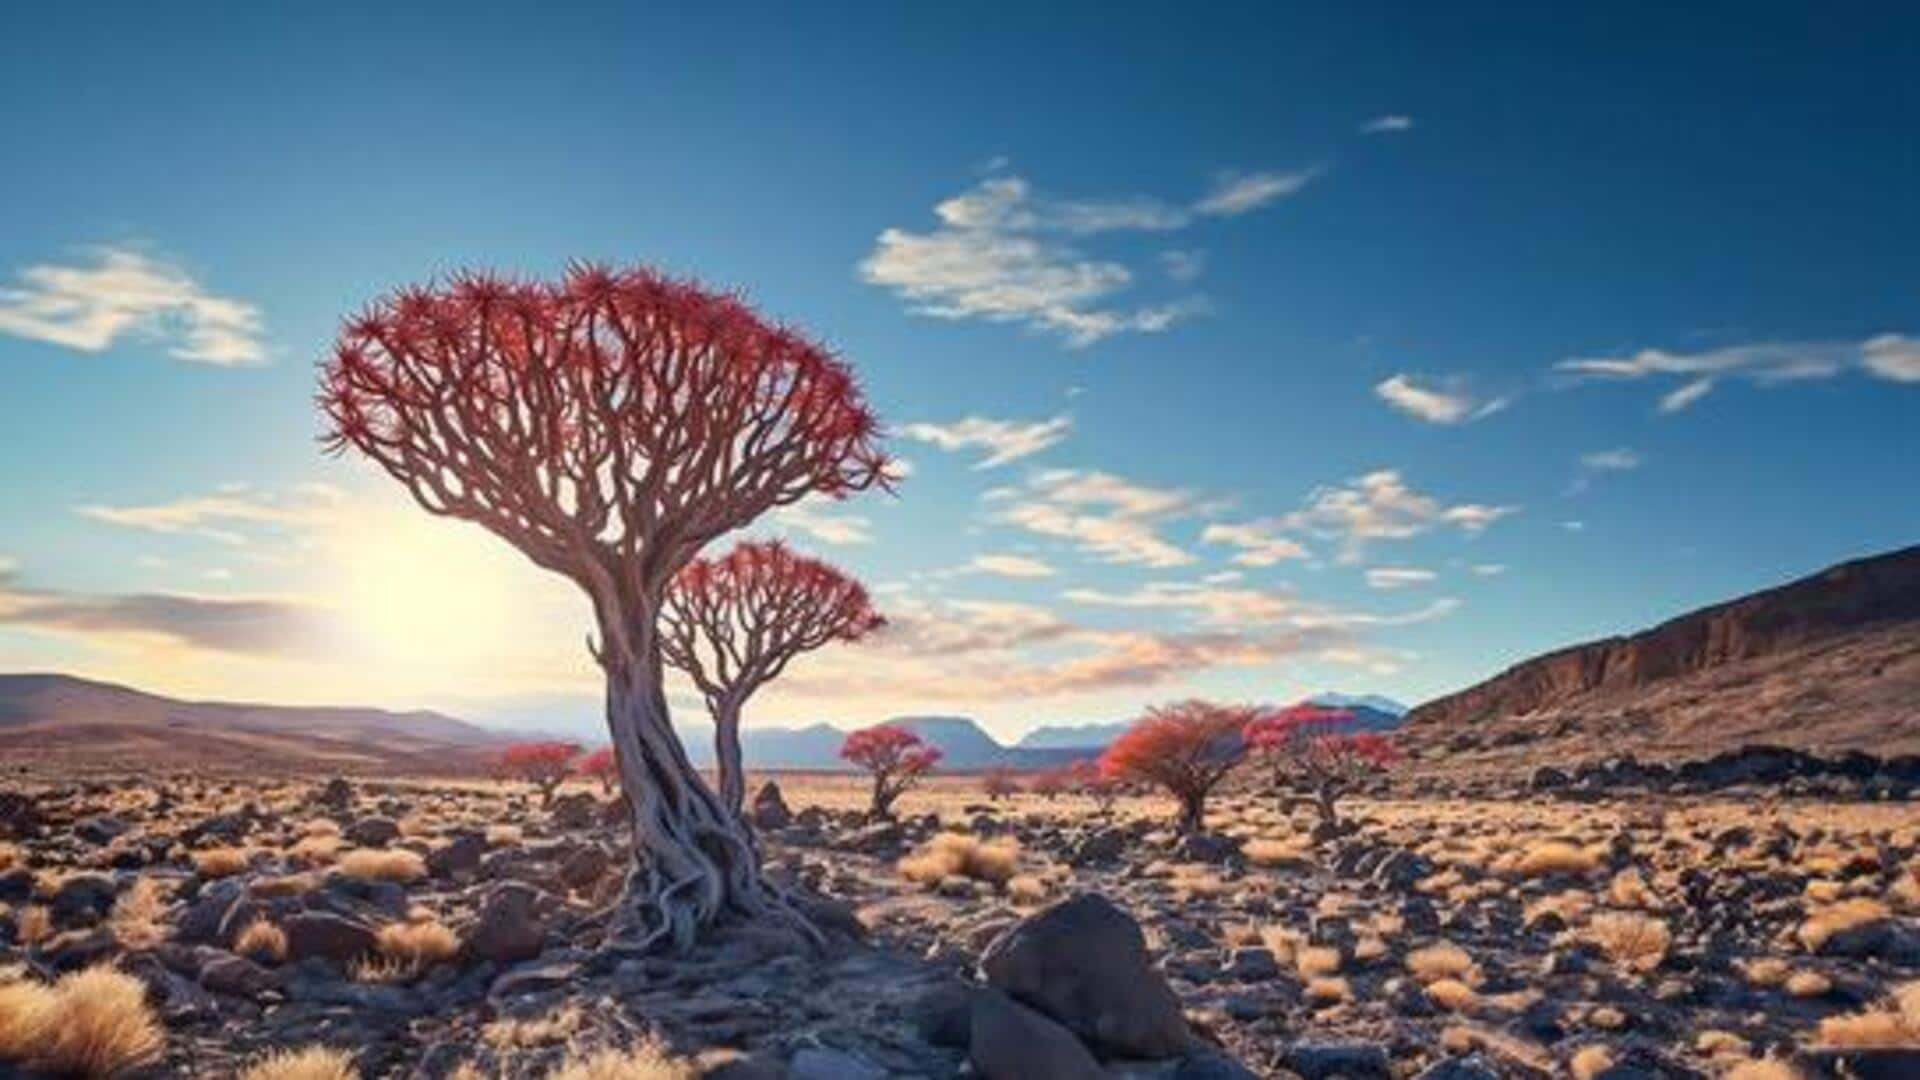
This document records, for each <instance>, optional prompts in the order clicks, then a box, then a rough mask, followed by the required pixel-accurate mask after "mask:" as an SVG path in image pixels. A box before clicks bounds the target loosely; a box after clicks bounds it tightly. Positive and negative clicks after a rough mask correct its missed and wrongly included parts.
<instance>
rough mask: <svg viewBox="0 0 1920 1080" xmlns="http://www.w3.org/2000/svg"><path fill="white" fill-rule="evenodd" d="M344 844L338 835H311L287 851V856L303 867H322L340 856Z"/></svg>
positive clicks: (301, 839)
mask: <svg viewBox="0 0 1920 1080" xmlns="http://www.w3.org/2000/svg"><path fill="white" fill-rule="evenodd" d="M345 844H346V842H345V841H343V840H341V839H340V835H339V834H338V833H311V834H309V835H307V836H303V837H301V838H300V839H299V840H298V841H296V842H295V843H294V845H293V846H292V847H290V848H288V849H287V856H288V857H289V858H291V859H293V860H295V861H296V862H299V863H301V864H302V865H304V866H324V865H326V864H327V863H330V862H332V861H333V860H334V859H336V858H338V857H339V855H340V849H341V848H342V847H344V846H345Z"/></svg>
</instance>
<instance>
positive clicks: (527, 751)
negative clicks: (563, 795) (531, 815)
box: [494, 740, 580, 806]
mask: <svg viewBox="0 0 1920 1080" xmlns="http://www.w3.org/2000/svg"><path fill="white" fill-rule="evenodd" d="M579 756H580V744H578V743H570V742H563V741H560V740H544V741H539V742H523V743H514V744H513V745H512V746H509V747H507V748H506V749H504V750H501V751H500V756H499V757H498V758H496V759H495V760H494V767H495V769H496V770H498V771H499V773H500V775H502V776H505V777H507V778H509V779H513V780H522V781H525V782H526V783H529V784H532V785H533V786H534V787H536V788H539V789H540V804H541V805H542V806H545V805H548V804H550V803H552V802H553V793H554V791H556V790H557V789H558V788H559V787H560V782H561V781H563V780H565V779H566V778H567V777H568V776H569V775H571V774H572V772H573V759H574V758H576V757H579Z"/></svg>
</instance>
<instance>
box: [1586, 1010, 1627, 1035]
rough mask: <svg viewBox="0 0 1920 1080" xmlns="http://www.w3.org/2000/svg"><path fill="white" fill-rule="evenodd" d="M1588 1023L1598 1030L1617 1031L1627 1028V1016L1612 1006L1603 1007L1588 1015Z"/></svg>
mask: <svg viewBox="0 0 1920 1080" xmlns="http://www.w3.org/2000/svg"><path fill="white" fill-rule="evenodd" d="M1587 1023H1589V1024H1592V1025H1593V1026H1594V1027H1597V1028H1604V1029H1606V1030H1608V1031H1616V1030H1618V1029H1620V1028H1623V1027H1626V1026H1627V1014H1626V1013H1623V1012H1621V1011H1620V1010H1619V1009H1616V1008H1614V1007H1613V1006H1611V1005H1602V1006H1600V1007H1599V1008H1597V1009H1594V1010H1593V1011H1592V1012H1590V1013H1588V1014H1587Z"/></svg>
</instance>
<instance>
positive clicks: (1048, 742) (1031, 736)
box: [1015, 720, 1133, 750]
mask: <svg viewBox="0 0 1920 1080" xmlns="http://www.w3.org/2000/svg"><path fill="white" fill-rule="evenodd" d="M1132 723H1133V721H1131V720H1115V721H1113V722H1111V723H1106V724H1061V725H1057V726H1050V727H1037V728H1034V729H1033V730H1032V731H1029V732H1027V733H1026V734H1025V735H1024V736H1022V737H1021V739H1020V741H1019V742H1018V743H1016V744H1015V745H1017V746H1019V747H1020V748H1021V749H1023V750H1102V749H1105V748H1106V745H1107V744H1108V743H1110V742H1112V741H1113V740H1114V739H1115V738H1117V737H1118V736H1119V735H1120V733H1121V732H1123V731H1125V730H1127V728H1128V727H1129V726H1130V725H1131V724H1132Z"/></svg>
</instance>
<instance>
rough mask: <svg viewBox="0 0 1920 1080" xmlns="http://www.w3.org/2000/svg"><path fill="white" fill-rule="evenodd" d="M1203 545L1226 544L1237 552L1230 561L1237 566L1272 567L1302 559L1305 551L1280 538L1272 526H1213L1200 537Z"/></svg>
mask: <svg viewBox="0 0 1920 1080" xmlns="http://www.w3.org/2000/svg"><path fill="white" fill-rule="evenodd" d="M1200 542H1201V543H1204V544H1227V545H1230V546H1232V547H1237V548H1239V549H1240V553H1239V554H1237V555H1235V556H1233V559H1232V561H1233V562H1236V563H1239V564H1240V565H1241V566H1272V565H1273V564H1274V563H1277V562H1280V561H1281V560H1283V559H1304V558H1306V557H1307V556H1308V554H1309V553H1308V551H1307V549H1306V547H1305V546H1304V545H1302V544H1301V543H1300V542H1299V541H1297V540H1295V539H1293V538H1292V537H1289V536H1282V535H1280V533H1279V531H1278V530H1277V529H1276V527H1275V525H1274V523H1272V522H1260V521H1247V522H1237V523H1230V522H1217V523H1215V524H1212V525H1208V526H1207V527H1206V528H1205V529H1204V530H1202V531H1201V533H1200Z"/></svg>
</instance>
